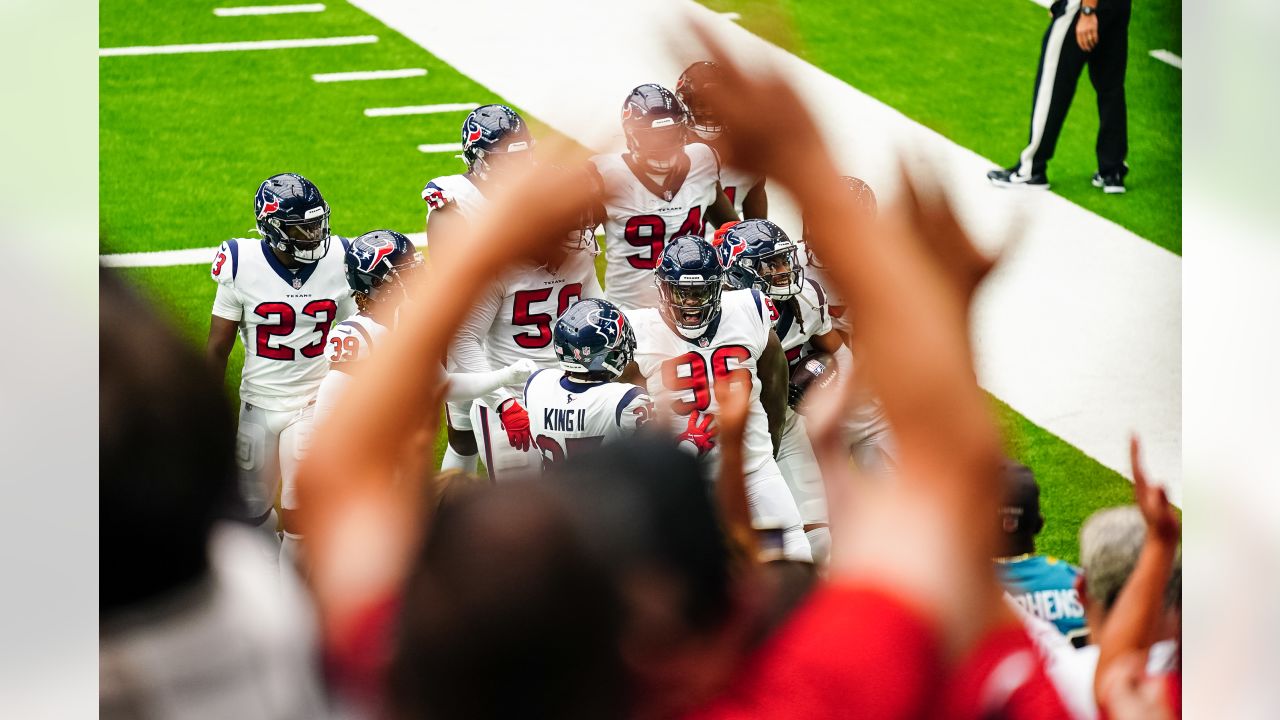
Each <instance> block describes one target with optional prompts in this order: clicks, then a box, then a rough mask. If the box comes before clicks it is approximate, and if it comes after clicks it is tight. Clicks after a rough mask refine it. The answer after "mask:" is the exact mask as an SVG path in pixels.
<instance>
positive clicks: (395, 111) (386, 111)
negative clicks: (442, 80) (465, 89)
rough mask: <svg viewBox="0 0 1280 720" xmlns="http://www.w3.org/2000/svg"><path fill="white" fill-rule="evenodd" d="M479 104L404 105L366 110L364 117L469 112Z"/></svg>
mask: <svg viewBox="0 0 1280 720" xmlns="http://www.w3.org/2000/svg"><path fill="white" fill-rule="evenodd" d="M478 107H480V105H479V103H443V104H441V105H406V106H405V107H385V108H368V109H367V110H365V111H364V115H365V117H392V116H394V115H434V114H435V113H447V112H461V111H463V110H467V111H471V110H475V109H476V108H478Z"/></svg>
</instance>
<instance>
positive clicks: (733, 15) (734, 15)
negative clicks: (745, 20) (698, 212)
mask: <svg viewBox="0 0 1280 720" xmlns="http://www.w3.org/2000/svg"><path fill="white" fill-rule="evenodd" d="M720 17H722V18H724V19H725V20H732V21H734V22H738V21H739V20H741V19H742V16H741V15H739V14H738V13H736V12H726V13H720Z"/></svg>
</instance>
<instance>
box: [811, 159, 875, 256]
mask: <svg viewBox="0 0 1280 720" xmlns="http://www.w3.org/2000/svg"><path fill="white" fill-rule="evenodd" d="M840 184H841V186H842V187H843V189H844V190H845V191H846V192H847V193H848V196H849V197H850V199H851V201H852V202H853V203H854V206H855V207H857V208H858V212H860V213H863V214H865V215H866V217H867V218H868V219H871V220H874V219H875V217H876V212H877V209H878V208H877V204H876V194H875V193H874V192H873V191H872V190H871V186H870V185H868V184H867V183H866V182H865V181H863V180H860V179H858V178H856V177H853V176H852V175H841V176H840ZM801 234H802V237H803V238H804V254H805V258H806V259H807V261H808V264H809V265H812V266H813V267H816V268H818V269H819V270H821V269H822V268H823V265H822V261H821V260H820V259H819V258H818V256H817V255H815V254H814V252H813V250H812V249H810V247H809V227H808V225H807V224H806V225H804V226H803V230H801Z"/></svg>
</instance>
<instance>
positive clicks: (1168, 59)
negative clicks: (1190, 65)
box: [1150, 50, 1182, 70]
mask: <svg viewBox="0 0 1280 720" xmlns="http://www.w3.org/2000/svg"><path fill="white" fill-rule="evenodd" d="M1150 55H1151V57H1153V58H1155V59H1157V60H1159V61H1160V62H1162V63H1168V64H1170V65H1172V66H1174V67H1176V68H1178V69H1179V70H1181V69H1182V58H1180V57H1178V56H1177V55H1174V54H1173V53H1171V52H1169V51H1168V50H1152V51H1151V53H1150Z"/></svg>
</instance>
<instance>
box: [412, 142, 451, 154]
mask: <svg viewBox="0 0 1280 720" xmlns="http://www.w3.org/2000/svg"><path fill="white" fill-rule="evenodd" d="M418 152H424V153H438V152H462V143H437V144H435V145H419V146H418Z"/></svg>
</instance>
